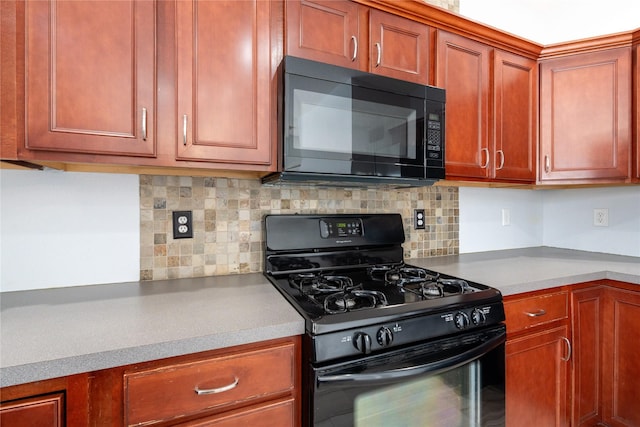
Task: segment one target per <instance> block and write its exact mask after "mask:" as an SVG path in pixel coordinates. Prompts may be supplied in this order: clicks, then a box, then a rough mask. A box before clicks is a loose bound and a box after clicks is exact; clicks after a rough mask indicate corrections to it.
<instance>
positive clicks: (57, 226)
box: [0, 170, 140, 292]
mask: <svg viewBox="0 0 640 427" xmlns="http://www.w3.org/2000/svg"><path fill="white" fill-rule="evenodd" d="M139 203H140V202H139V190H138V176H137V175H112V174H89V173H76V172H73V173H66V172H59V171H52V170H45V171H17V170H0V291H2V292H6V291H13V290H23V289H41V288H50V287H60V286H73V285H81V284H97V283H112V282H127V281H134V280H138V278H139V276H140V233H139V228H140V213H139V212H140V205H139Z"/></svg>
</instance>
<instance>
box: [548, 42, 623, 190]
mask: <svg viewBox="0 0 640 427" xmlns="http://www.w3.org/2000/svg"><path fill="white" fill-rule="evenodd" d="M630 70H631V49H630V48H618V49H611V50H606V51H600V52H594V53H585V54H578V55H573V56H568V57H562V58H557V59H550V60H547V61H544V62H542V64H541V66H540V160H539V162H540V180H541V181H554V180H565V181H578V182H580V181H586V182H588V181H597V180H619V181H624V180H625V179H628V178H629V177H630V174H631V170H630V166H631V163H630V151H631V75H630Z"/></svg>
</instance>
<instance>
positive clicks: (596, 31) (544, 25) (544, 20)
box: [460, 0, 640, 44]
mask: <svg viewBox="0 0 640 427" xmlns="http://www.w3.org/2000/svg"><path fill="white" fill-rule="evenodd" d="M460 14H462V15H464V16H466V17H468V18H470V19H473V20H474V21H479V22H483V23H485V24H488V25H491V26H493V27H496V28H500V29H501V30H504V31H508V32H510V33H513V34H517V35H519V36H521V37H524V38H526V39H529V40H532V41H534V42H538V43H541V44H551V43H557V42H563V41H569V40H575V39H581V38H586V37H594V36H600V35H603V34H611V33H617V32H621V31H629V30H633V29H636V28H638V27H640V1H638V0H616V1H615V2H610V3H604V2H602V1H601V0H460Z"/></svg>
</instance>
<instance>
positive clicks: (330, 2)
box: [285, 0, 368, 69]
mask: <svg viewBox="0 0 640 427" xmlns="http://www.w3.org/2000/svg"><path fill="white" fill-rule="evenodd" d="M285 7H286V21H287V25H286V28H287V35H286V41H285V50H286V54H287V55H291V56H297V57H300V58H307V59H312V60H314V61H319V62H326V63H329V64H334V65H339V66H341V67H348V68H356V69H364V68H366V66H367V62H366V61H367V55H366V54H363V53H362V52H366V51H367V50H368V49H367V44H366V42H365V41H363V40H362V35H361V34H360V18H359V12H360V7H361V6H359V5H358V4H357V3H353V2H350V1H342V0H341V1H335V0H313V1H306V0H299V1H298V0H295V1H291V0H290V1H287V2H285ZM365 36H366V33H365Z"/></svg>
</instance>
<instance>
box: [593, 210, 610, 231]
mask: <svg viewBox="0 0 640 427" xmlns="http://www.w3.org/2000/svg"><path fill="white" fill-rule="evenodd" d="M593 225H595V226H596V227H608V226H609V209H594V210H593Z"/></svg>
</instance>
